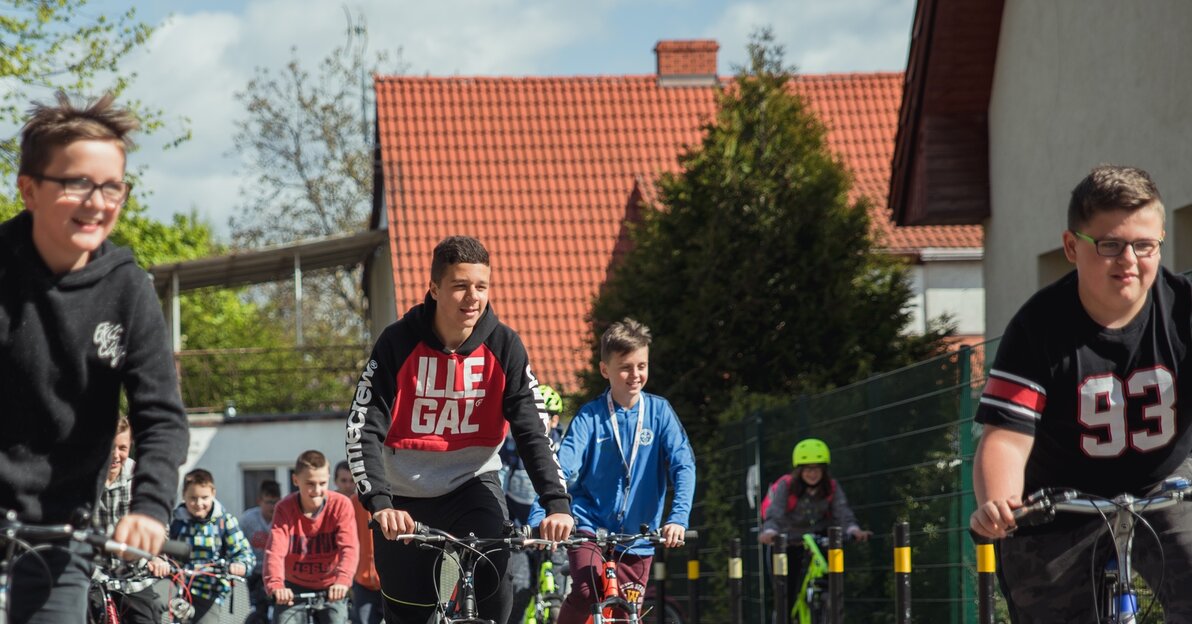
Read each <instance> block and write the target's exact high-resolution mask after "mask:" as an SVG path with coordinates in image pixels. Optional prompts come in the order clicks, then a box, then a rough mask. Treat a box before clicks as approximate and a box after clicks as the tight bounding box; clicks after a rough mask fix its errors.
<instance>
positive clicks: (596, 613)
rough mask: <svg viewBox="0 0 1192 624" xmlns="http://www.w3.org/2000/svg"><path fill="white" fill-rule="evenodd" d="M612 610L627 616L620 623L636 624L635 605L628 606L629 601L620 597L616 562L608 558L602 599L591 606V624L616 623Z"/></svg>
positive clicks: (605, 566)
mask: <svg viewBox="0 0 1192 624" xmlns="http://www.w3.org/2000/svg"><path fill="white" fill-rule="evenodd" d="M614 608H616V609H621V610H623V611H624V612H625V613H627V614H628V618H627V619H625V620H622V621H624V622H629V624H637V621H638V620H637V605H636V604H632V605H631V604H629V601H628V600H625V599H624V598H623V597H622V596H621V583H620V581H618V580H617V562H616V561H614V560H612V557H609V558H608V559H607V560H606V561H605V562H604V599H603V600H601V601H600V602H598V603H596V604H594V605H592V624H605V622H612V621H616V620H614V619H613V618H614V617H615V616H614V615H613V610H614Z"/></svg>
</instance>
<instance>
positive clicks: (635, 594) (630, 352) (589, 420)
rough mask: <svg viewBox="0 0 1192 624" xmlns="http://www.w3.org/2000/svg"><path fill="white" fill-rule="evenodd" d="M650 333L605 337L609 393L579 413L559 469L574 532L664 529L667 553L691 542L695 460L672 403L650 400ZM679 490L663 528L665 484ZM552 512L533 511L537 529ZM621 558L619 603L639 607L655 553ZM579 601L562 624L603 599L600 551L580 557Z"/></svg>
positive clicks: (629, 328)
mask: <svg viewBox="0 0 1192 624" xmlns="http://www.w3.org/2000/svg"><path fill="white" fill-rule="evenodd" d="M649 345H650V330H649V328H647V327H646V326H645V325H642V324H641V323H639V322H637V321H634V320H633V319H628V318H627V319H625V320H624V321H620V322H617V323H613V324H612V325H611V326H609V328H608V330H606V331H605V332H604V335H603V336H601V338H600V374H601V375H603V376H604V377H605V378H606V379H608V380H609V389H608V391H606V392H604V393H603V394H601V395H600V396H599V397H597V398H596V399H595V400H593V401H591V402H589V403H588V404H587V405H584V406H583V407H582V408H580V410H579V413H577V414H576V415H575V418H574V419H573V420H572V421H571V425H570V427H569V428H568V429H567V435H566V436H564V438H563V444H562V446H561V447H560V448H559V453H558V456H559V465H560V466H561V467H562V468H563V474H564V476H565V477H566V478H567V489H568V491H569V492H570V493H571V496H572V499H571V511H572V513H573V514H574V515H575V526H576V530H577V531H578V532H580V533H587V534H589V535H593V534H595V533H596V530H597V529H605V530H607V531H608V532H610V533H637V532H638V531H639V529H640V527H641V525H642V524H646V525H648V526H650V527H652V528H654V527H659V526H661V527H662V528H661V531H662V536H663V537H664V538H665V539H666V545H667V546H668V547H674V546H679V545H681V544H682V543H683V535H684V533H685V532H686V530H687V526H688V518H689V516H690V513H691V502H692V498H693V497H694V494H695V458H694V456H693V455H692V452H691V444H690V442H689V441H688V440H687V432H686V431H684V429H683V425H682V424H681V423H680V422H679V417H678V416H677V415H675V411H674V409H672V408H671V405H670V403H669V402H668V401H667V400H666V399H664V398H662V397H660V396H657V395H654V394H649V393H646V392H644V391H643V390H642V389H643V387H644V386H645V385H646V379H647V378H648V377H649V366H650V346H649ZM668 482H669V483H670V484H671V485H672V487H674V499H673V501H672V502H671V509H670V513H669V514H667V516H666V520H665V523H663V515H662V512H663V505H664V502H665V499H666V487H667V483H668ZM543 515H544V513H543V510H542V509H541V507H539V506H538V505H537V503H535V505H534V509H533V510H532V512H531V514H530V525H531V526H536V525H537V524H538V523H539V522H540V521H541V519H542V517H543ZM627 550H628V552H627V553H626V554H625V555H624V556H622V557H620V559H619V561H618V564H617V576H618V579H619V581H620V586H621V594H622V596H624V597H625V598H626V599H627V600H630V601H633V602H636V603H638V605H639V606H640V605H641V601H642V598H643V597H644V596H645V589H646V581H647V579H648V578H649V574H648V573H649V570H650V563H651V560H652V559H653V554H654V547H653V546H651V545H650V544H649V543H648V542H645V541H641V542H638V543H636V544H633V545H632V546H630V547H629V548H628V549H627ZM569 557H570V559H571V578H572V592H571V594H570V595H568V597H567V600H566V601H565V602H564V603H563V608H562V609H561V610H560V612H559V620H558V621H559V624H581V623H582V622H584V621H585V620H586V619H587V618H588V616H589V614H590V613H591V607H592V604H593V603H594V602H595V601H596V598H597V597H599V595H600V592H599V589H598V588H596V587H593V583H599V582H601V581H600V579H601V578H602V576H603V574H602V573H601V571H600V568H601V566H602V559H601V555H600V552H599V550H598V549H597V547H596V546H594V545H592V544H585V545H583V546H582V547H579V548H574V549H572V550H571V552H570V553H569Z"/></svg>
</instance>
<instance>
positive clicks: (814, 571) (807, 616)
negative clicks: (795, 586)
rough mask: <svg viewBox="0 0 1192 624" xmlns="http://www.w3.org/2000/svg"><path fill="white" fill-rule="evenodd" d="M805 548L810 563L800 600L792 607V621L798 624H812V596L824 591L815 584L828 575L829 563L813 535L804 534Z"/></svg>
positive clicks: (800, 589) (804, 577)
mask: <svg viewBox="0 0 1192 624" xmlns="http://www.w3.org/2000/svg"><path fill="white" fill-rule="evenodd" d="M803 548H804V549H806V551H807V553H808V555H809V563H808V565H807V573H806V574H804V575H803V584H802V586H800V587H799V598H798V600H796V601H795V604H794V606H793V607H791V621H792V622H798V624H811V601H810V596H811V593H812V592H813V591H814V592H818V591H822V588H817V587H816V586H815V584H814V583H815V581H816V580H818V579H821V578H823V577H824V576H825V575H826V574H827V573H828V561H827V560H826V559H824V553H823V552H822V551H821V550H820V548H819V544H818V543H816V540H815V536H814V535H812V534H811V533H804V534H803Z"/></svg>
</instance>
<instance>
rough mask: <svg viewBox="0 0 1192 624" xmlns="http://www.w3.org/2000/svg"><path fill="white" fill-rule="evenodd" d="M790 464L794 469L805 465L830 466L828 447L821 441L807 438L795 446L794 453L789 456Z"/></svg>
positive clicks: (830, 456) (830, 458) (830, 459)
mask: <svg viewBox="0 0 1192 624" xmlns="http://www.w3.org/2000/svg"><path fill="white" fill-rule="evenodd" d="M791 463H793V464H794V465H795V468H798V467H799V466H806V465H807V464H830V463H832V454H831V453H829V452H828V445H827V444H824V441H823V440H817V439H815V438H807V439H806V440H803V441H801V442H799V443H798V444H796V445H795V452H794V453H792V454H791Z"/></svg>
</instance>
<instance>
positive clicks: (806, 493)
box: [758, 438, 873, 544]
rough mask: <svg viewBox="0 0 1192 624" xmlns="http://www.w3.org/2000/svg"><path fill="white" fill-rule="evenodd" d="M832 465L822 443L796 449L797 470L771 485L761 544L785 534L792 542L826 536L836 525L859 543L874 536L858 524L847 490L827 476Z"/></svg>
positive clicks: (793, 459)
mask: <svg viewBox="0 0 1192 624" xmlns="http://www.w3.org/2000/svg"><path fill="white" fill-rule="evenodd" d="M831 463H832V454H831V451H829V450H828V445H827V444H825V443H824V441H823V440H819V439H816V438H807V439H805V440H802V441H800V442H799V443H798V444H796V445H795V450H794V452H792V453H791V464H792V465H793V467H794V470H793V471H791V473H790V474H786V475H783V476H782V477H780V478H779V479H778V480H777V481H775V482H774V483H773V484H771V485H770V489H769V491H768V492H767V493H766V497H765V500H763V501H762V532H761V534H760V535H759V536H758V541H760V542H761V543H763V544H769V543H771V542H773V541H774V538H775V537H776V536H777V535H778V534H779V533H783V532H784V533H786V534H787V535H788V536H789V537H791V538H792V540H793V538H795V537H797V536H799V535H802V534H804V533H816V534H825V533H827V531H828V527H829V526H833V525H835V526H840V527H841V528H843V529H844V531H845V534H846V535H848V536H849V537H852V538H853V539H855V540H857V541H859V542H864V541H866V540H868V539H869V536H871V535H873V532H872V531H865V530H862V529H861V527H860V526H859V525H858V524H857V517H856V516H855V515H853V510H852V509H851V508H849V506H848V498H847V497H846V496H845V495H844V490H843V489H841V487H840V484H838V483H837V482H836V480H835V479H833V478H831V477H830V476H829V475H828V465H829V464H831ZM780 501H781V502H780Z"/></svg>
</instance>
